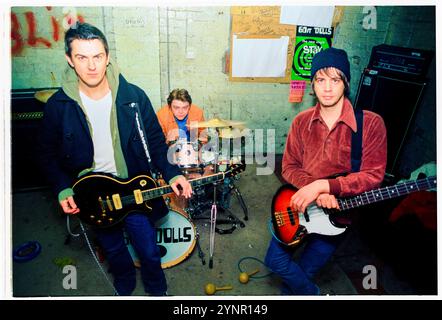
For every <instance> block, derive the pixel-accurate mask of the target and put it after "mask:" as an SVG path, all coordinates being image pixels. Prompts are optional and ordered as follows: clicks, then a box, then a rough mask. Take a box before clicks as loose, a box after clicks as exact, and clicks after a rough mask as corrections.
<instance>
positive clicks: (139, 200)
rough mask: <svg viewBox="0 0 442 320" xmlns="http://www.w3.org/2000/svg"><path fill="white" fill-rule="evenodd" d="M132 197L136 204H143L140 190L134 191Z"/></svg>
mask: <svg viewBox="0 0 442 320" xmlns="http://www.w3.org/2000/svg"><path fill="white" fill-rule="evenodd" d="M134 197H135V203H136V204H142V203H143V194H142V193H141V190H140V189H137V190H134Z"/></svg>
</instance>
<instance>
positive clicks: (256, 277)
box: [238, 257, 273, 279]
mask: <svg viewBox="0 0 442 320" xmlns="http://www.w3.org/2000/svg"><path fill="white" fill-rule="evenodd" d="M244 260H255V261H257V262H259V263H261V264H262V265H264V266H265V267H266V265H265V263H264V262H263V261H262V260H260V259H258V258H255V257H243V258H241V259H240V260H239V261H238V270H239V272H240V273H242V272H244V271H243V270H242V269H241V262H243V261H244ZM266 268H267V267H266ZM272 273H273V272H271V271H270V272H269V273H267V274H265V275H261V276H257V275H251V276H250V278H253V279H261V278H265V277H268V276H270V275H271V274H272Z"/></svg>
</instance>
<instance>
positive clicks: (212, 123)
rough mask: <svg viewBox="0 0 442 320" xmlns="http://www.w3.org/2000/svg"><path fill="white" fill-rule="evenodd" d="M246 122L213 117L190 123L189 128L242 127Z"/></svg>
mask: <svg viewBox="0 0 442 320" xmlns="http://www.w3.org/2000/svg"><path fill="white" fill-rule="evenodd" d="M244 125H245V122H241V121H232V120H224V119H219V118H213V119H210V120H208V121H200V122H194V123H191V124H189V128H228V127H242V126H244Z"/></svg>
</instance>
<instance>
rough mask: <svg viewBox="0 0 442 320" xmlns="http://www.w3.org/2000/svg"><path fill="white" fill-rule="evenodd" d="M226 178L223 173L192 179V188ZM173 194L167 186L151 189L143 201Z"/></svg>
mask: <svg viewBox="0 0 442 320" xmlns="http://www.w3.org/2000/svg"><path fill="white" fill-rule="evenodd" d="M224 177H225V174H224V173H223V172H221V173H217V174H213V175H209V176H205V177H202V178H197V179H191V180H189V183H190V185H191V186H192V188H194V187H198V186H203V185H206V184H209V183H212V182H215V181H218V180H222V179H224ZM172 192H173V189H172V187H171V186H170V185H167V186H164V187H158V188H154V189H150V190H145V191H143V199H144V201H147V200H151V199H155V198H159V197H161V196H163V195H165V194H168V193H172Z"/></svg>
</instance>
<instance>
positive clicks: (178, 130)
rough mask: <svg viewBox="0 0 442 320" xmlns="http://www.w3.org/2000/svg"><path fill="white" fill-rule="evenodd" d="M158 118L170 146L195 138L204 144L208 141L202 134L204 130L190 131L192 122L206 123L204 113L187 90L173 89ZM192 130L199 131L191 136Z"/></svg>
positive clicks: (158, 113)
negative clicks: (176, 142) (193, 101)
mask: <svg viewBox="0 0 442 320" xmlns="http://www.w3.org/2000/svg"><path fill="white" fill-rule="evenodd" d="M157 117H158V121H159V123H160V125H161V128H162V129H163V133H164V136H165V137H166V143H167V144H168V145H170V144H173V143H174V142H175V141H177V140H179V139H185V140H187V141H190V140H191V138H193V137H197V138H198V140H199V141H200V142H203V143H204V142H206V141H207V138H205V137H202V134H201V132H202V131H203V130H204V128H198V129H197V128H195V129H189V125H190V124H191V123H192V122H195V121H198V122H201V121H204V113H203V110H202V109H200V108H199V107H198V106H197V105H195V104H193V103H192V97H191V96H190V94H189V92H188V91H187V90H186V89H173V90H172V92H170V94H169V96H168V97H167V105H165V106H163V107H162V108H161V109H160V110H159V111H158V112H157ZM191 130H198V131H197V132H192V135H191ZM193 134H195V135H193ZM193 142H194V141H193Z"/></svg>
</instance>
